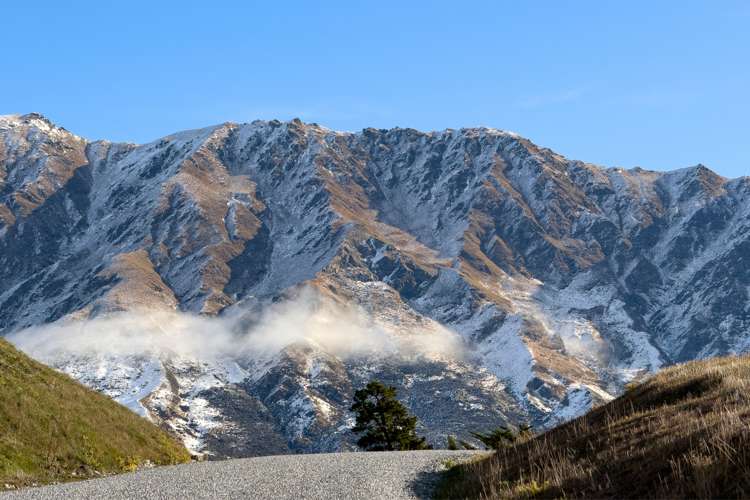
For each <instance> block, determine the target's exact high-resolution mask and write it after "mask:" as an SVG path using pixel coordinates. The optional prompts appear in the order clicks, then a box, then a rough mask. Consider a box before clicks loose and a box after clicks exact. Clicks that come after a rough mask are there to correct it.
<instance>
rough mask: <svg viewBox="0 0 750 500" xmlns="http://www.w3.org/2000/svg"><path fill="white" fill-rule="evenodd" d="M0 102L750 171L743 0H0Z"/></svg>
mask: <svg viewBox="0 0 750 500" xmlns="http://www.w3.org/2000/svg"><path fill="white" fill-rule="evenodd" d="M0 26H1V27H2V29H0V37H2V47H3V49H2V51H1V52H0V54H2V64H1V65H0V68H2V69H1V70H0V114H10V113H26V112H30V111H38V112H41V113H43V114H45V115H46V116H48V117H49V118H50V119H52V120H53V121H55V122H56V123H58V124H59V125H62V126H64V127H66V128H68V129H69V130H71V131H73V132H76V133H78V134H80V135H83V136H86V137H89V138H92V139H96V138H107V139H111V140H127V141H133V142H146V141H150V140H153V139H155V138H158V137H160V136H162V135H166V134H168V133H171V132H175V131H178V130H182V129H186V128H196V127H201V126H206V125H211V124H214V123H220V122H224V121H238V122H242V121H252V120H253V119H256V118H280V119H290V118H293V117H299V118H301V119H302V120H304V121H308V122H318V123H320V124H322V125H326V126H328V127H330V128H334V129H339V130H360V129H362V128H363V127H367V126H374V127H379V128H387V127H394V126H400V127H414V128H418V129H423V130H431V129H443V128H447V127H450V128H459V127H466V126H477V125H485V126H490V127H496V128H502V129H507V130H512V131H515V132H518V133H520V134H522V135H524V136H526V137H528V138H530V139H531V140H533V141H535V142H536V143H537V144H540V145H542V146H547V147H550V148H552V149H554V150H556V151H557V152H559V153H562V154H564V155H566V156H568V157H570V158H576V159H581V160H586V161H590V162H594V163H599V164H603V165H607V166H622V167H633V166H642V167H644V168H651V169H672V168H679V167H684V166H690V165H695V164H697V163H704V164H706V165H708V166H709V167H711V168H713V169H715V170H717V171H718V172H719V173H721V174H723V175H725V176H729V177H736V176H740V175H749V174H750V123H749V121H748V120H749V119H750V1H722V0H716V1H708V0H706V1H702V2H693V1H635V0H630V1H625V2H614V1H613V2H608V1H602V0H598V1H570V2H560V1H541V0H540V1H528V2H526V1H514V2H502V1H488V2H471V1H468V0H465V1H456V0H454V1H451V2H442V1H437V0H436V1H429V2H427V1H425V2H417V1H404V0H402V1H396V2H391V1H383V0H379V1H377V2H376V1H370V2H364V1H362V2H358V1H355V0H349V1H340V2H339V1H336V2H333V1H332V2H324V1H323V0H321V1H320V2H313V1H306V2H302V1H300V2H291V1H288V2H283V1H276V2H273V1H262V2H250V1H247V2H223V1H219V0H215V1H213V2H212V1H207V0H202V1H200V2H189V1H179V2H167V1H156V0H154V1H151V2H141V1H132V0H131V1H127V2H125V1H123V2H104V1H101V0H98V1H96V2H84V1H78V2H73V1H71V2H58V1H51V0H38V1H35V2H31V1H18V2H15V1H14V2H10V1H9V2H3V4H2V6H0Z"/></svg>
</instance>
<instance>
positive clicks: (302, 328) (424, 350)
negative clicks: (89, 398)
mask: <svg viewBox="0 0 750 500" xmlns="http://www.w3.org/2000/svg"><path fill="white" fill-rule="evenodd" d="M412 326H413V325H412ZM8 340H10V341H11V342H13V343H14V344H15V345H17V346H18V347H19V348H20V349H22V350H23V351H25V352H26V353H28V354H30V355H31V356H33V357H35V358H37V359H40V360H42V361H45V362H49V363H54V362H55V361H60V360H65V359H68V358H70V357H72V356H82V357H87V356H145V357H160V358H161V357H177V358H188V359H196V360H208V361H210V360H212V359H219V358H233V359H247V360H261V359H264V358H268V357H269V356H273V355H274V354H276V353H278V352H279V351H281V350H282V349H283V348H285V347H287V346H289V345H292V344H295V343H301V342H302V343H306V344H308V345H313V346H316V347H319V348H320V349H322V350H324V351H326V352H329V353H331V354H334V355H336V356H339V357H341V358H344V359H346V358H351V357H356V356H376V357H384V358H397V359H405V360H406V359H413V358H417V357H423V356H428V357H432V358H435V357H437V358H457V357H460V356H461V353H462V346H461V341H460V338H459V337H458V336H457V335H456V334H455V333H453V332H451V331H449V330H447V329H445V328H443V327H441V326H440V325H438V324H437V323H427V324H424V325H420V327H419V328H410V327H409V325H408V324H407V325H406V326H403V325H399V324H397V323H396V324H394V322H393V321H392V320H390V321H383V320H381V319H380V318H378V317H377V316H373V315H372V314H367V313H365V312H364V311H362V310H361V309H359V308H356V307H346V306H342V305H340V304H337V303H334V302H333V301H331V300H325V299H322V298H321V297H320V296H318V295H317V294H315V293H314V292H312V291H309V290H308V291H304V292H303V293H301V294H300V295H299V296H298V297H297V298H295V299H291V300H288V301H285V302H281V303H278V304H271V305H269V306H268V307H267V308H265V309H264V310H263V311H262V312H261V313H260V314H259V315H257V317H255V318H254V319H253V320H250V321H249V320H248V319H247V317H246V316H244V315H243V314H242V313H241V312H237V313H234V314H231V315H229V316H227V317H207V316H198V315H193V314H188V313H180V312H175V311H153V310H148V311H129V312H119V313H113V314H109V315H106V316H100V317H96V318H91V319H87V320H62V321H58V322H56V323H52V324H48V325H44V326H39V327H33V328H28V329H25V330H22V331H19V332H16V333H14V334H11V335H10V336H9V337H8Z"/></svg>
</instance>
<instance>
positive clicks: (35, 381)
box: [0, 339, 190, 490]
mask: <svg viewBox="0 0 750 500" xmlns="http://www.w3.org/2000/svg"><path fill="white" fill-rule="evenodd" d="M188 460H190V455H189V453H188V451H187V450H186V449H185V448H184V447H183V446H182V445H181V444H180V443H178V442H177V441H176V440H175V439H173V438H172V437H171V436H169V435H168V434H167V433H165V432H164V431H162V430H161V429H159V428H158V427H156V426H155V425H153V424H151V423H150V422H148V421H147V420H146V419H144V418H141V417H139V416H138V415H136V414H134V413H133V412H131V411H130V410H128V409H127V408H125V407H124V406H121V405H120V404H118V403H115V402H114V401H112V400H111V399H109V398H108V397H106V396H104V395H101V394H98V393H96V392H94V391H91V390H89V389H87V388H85V387H83V386H82V385H80V384H79V383H77V382H75V381H74V380H72V379H71V378H69V377H67V376H66V375H63V374H61V373H58V372H56V371H54V370H52V369H50V368H48V367H46V366H44V365H42V364H40V363H37V362H35V361H34V360H32V359H31V358H29V357H28V356H26V355H25V354H23V353H21V352H19V351H18V350H16V349H15V348H14V347H13V346H11V345H10V344H9V343H8V342H6V341H4V340H2V339H0V490H2V489H3V488H7V487H8V486H11V487H17V486H26V485H31V484H44V483H50V482H56V481H70V480H75V479H84V478H87V477H92V476H96V475H101V474H112V473H117V472H125V471H130V470H134V469H136V468H138V467H139V466H141V465H143V464H145V463H146V462H147V461H148V462H150V463H152V464H173V463H178V462H186V461H188ZM6 485H7V486H6Z"/></svg>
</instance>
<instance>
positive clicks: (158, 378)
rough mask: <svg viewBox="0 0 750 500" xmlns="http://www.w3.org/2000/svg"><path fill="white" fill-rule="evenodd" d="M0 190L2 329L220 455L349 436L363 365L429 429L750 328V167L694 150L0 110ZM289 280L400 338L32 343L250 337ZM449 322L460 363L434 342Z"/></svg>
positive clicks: (549, 397) (584, 391)
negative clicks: (147, 347) (259, 351)
mask: <svg viewBox="0 0 750 500" xmlns="http://www.w3.org/2000/svg"><path fill="white" fill-rule="evenodd" d="M0 202H1V203H0V332H2V333H3V334H6V335H9V336H10V338H11V339H13V340H14V341H15V342H16V343H17V344H18V345H20V346H21V347H22V348H25V349H26V350H27V352H31V354H35V352H36V355H37V357H40V358H43V359H44V360H45V361H47V362H48V363H50V364H53V365H54V366H57V367H58V368H60V369H62V370H63V371H66V372H68V373H70V374H72V375H73V376H75V377H77V378H79V379H81V380H82V381H84V382H85V383H87V384H88V385H90V386H92V387H96V388H98V389H100V390H102V391H104V392H105V393H108V394H110V395H111V396H113V397H115V398H116V399H118V400H121V401H123V402H124V403H126V404H129V405H130V406H131V407H132V408H133V409H135V410H137V411H141V412H142V413H143V414H145V415H148V416H149V417H150V418H152V419H154V420H156V421H158V422H161V423H162V424H163V425H164V426H165V427H168V428H171V429H172V430H174V431H175V432H177V433H179V434H180V435H181V436H182V437H183V438H184V439H185V441H186V443H187V444H188V445H190V446H191V447H192V448H193V450H194V451H196V452H201V451H204V452H210V453H213V454H215V455H216V456H224V455H226V456H242V455H249V454H260V453H267V452H271V451H290V450H292V451H322V450H333V449H339V448H346V447H348V446H350V445H351V442H352V439H351V436H350V435H349V433H348V428H349V426H350V425H351V416H350V415H349V414H348V412H347V407H348V405H349V401H350V398H351V393H352V390H353V388H354V387H357V386H358V385H361V384H363V383H364V382H365V381H366V380H367V379H368V378H372V377H379V378H382V379H385V380H386V381H388V382H390V383H393V384H395V385H397V386H398V387H399V388H400V389H401V393H402V394H403V395H404V396H405V398H406V401H407V403H408V404H409V406H410V407H411V408H412V410H413V411H414V412H415V413H416V414H417V415H418V416H419V417H420V419H421V420H422V421H423V422H424V425H425V428H424V429H423V430H424V432H426V433H427V435H428V437H430V438H431V439H433V441H435V444H438V445H439V444H441V443H442V442H443V441H442V440H443V437H444V436H445V434H447V433H461V432H467V431H468V430H474V429H477V428H482V427H484V426H490V425H494V424H496V423H498V422H501V421H513V422H517V421H520V420H528V421H531V422H533V423H534V424H535V425H537V426H544V425H551V424H552V423H555V422H557V421H559V420H563V419H567V418H570V417H572V416H575V415H577V414H580V413H581V412H583V411H585V410H586V409H588V408H589V407H590V406H591V404H593V403H596V402H598V401H603V400H607V399H609V398H610V397H611V395H613V394H616V393H617V392H618V391H619V390H620V389H621V388H622V386H623V385H624V384H625V383H627V382H628V381H629V380H631V379H632V378H634V377H636V376H638V375H639V374H642V373H644V372H648V371H653V370H656V369H658V368H659V367H661V366H664V365H667V364H671V363H674V362H678V361H684V360H688V359H694V358H703V357H708V356H714V355H719V354H726V353H732V352H745V351H747V350H748V345H750V335H748V333H749V332H750V330H749V327H750V301H749V300H748V293H750V218H749V217H748V212H749V211H750V179H748V178H746V177H745V178H740V179H734V180H728V179H725V178H722V177H720V176H718V175H717V174H715V173H713V172H711V171H710V170H709V169H707V168H706V167H703V166H700V165H699V166H697V167H691V168H687V169H682V170H678V171H674V172H651V171H646V170H642V169H633V170H623V169H604V168H601V167H597V166H594V165H591V164H587V163H583V162H579V161H571V160H568V159H566V158H564V157H562V156H560V155H558V154H555V153H554V152H552V151H550V150H548V149H544V148H540V147H538V146H536V145H534V144H533V143H531V142H530V141H528V140H526V139H524V138H522V137H519V136H517V135H516V134H513V133H509V132H504V131H499V130H494V129H487V128H475V129H460V130H445V131H442V132H430V133H423V132H419V131H416V130H412V129H392V130H378V129H365V130H363V131H362V132H360V133H342V132H335V131H331V130H328V129H326V128H324V127H320V126H318V125H315V124H305V123H302V122H301V121H299V120H292V121H290V122H280V121H275V120H273V121H255V122H252V123H249V124H233V123H226V124H222V125H219V126H214V127H209V128H205V129H200V130H193V131H185V132H180V133H177V134H174V135H171V136H167V137H165V138H163V139H160V140H157V141H154V142H152V143H149V144H146V145H140V146H138V145H133V144H117V143H110V142H107V141H95V142H90V141H87V140H85V139H82V138H80V137H78V136H75V135H73V134H72V133H70V132H68V131H66V130H65V129H62V128H59V127H56V126H55V125H53V124H52V123H51V122H49V121H48V120H47V119H45V118H44V117H42V116H41V115H37V114H30V115H23V116H6V117H2V118H0ZM300 294H303V295H306V294H312V297H313V298H312V299H310V300H307V301H306V305H305V311H306V313H305V314H306V315H303V316H302V319H301V323H300V324H301V325H303V326H300V327H299V329H301V330H304V329H305V328H306V326H304V325H307V324H308V323H310V322H312V323H313V324H316V322H319V321H322V320H321V315H322V316H323V317H333V318H336V317H337V316H336V315H337V314H338V312H336V313H331V311H340V310H342V309H345V310H356V316H357V318H360V319H361V321H362V322H363V324H364V325H365V326H361V328H360V329H362V330H363V331H366V332H370V331H372V332H377V333H376V334H377V335H378V336H382V337H383V338H384V339H388V342H395V343H393V344H392V345H394V346H396V347H395V348H394V349H395V350H394V351H393V352H391V354H393V353H394V352H395V353H397V354H399V355H398V356H393V355H388V356H386V355H383V353H382V352H378V350H370V351H367V352H357V353H351V352H347V353H346V354H341V352H340V348H336V349H334V348H332V347H331V346H329V345H326V344H325V343H321V342H318V341H316V340H315V339H314V338H310V337H307V336H304V335H303V336H302V337H294V341H293V342H291V343H290V344H289V345H285V346H283V347H279V348H278V349H277V350H276V351H275V352H274V353H273V355H272V356H270V357H265V358H263V362H262V363H261V362H260V361H259V359H258V358H257V356H254V355H253V356H250V355H247V354H243V355H237V356H232V355H225V354H226V353H223V354H222V355H221V356H219V357H213V358H211V359H201V356H192V355H191V356H187V357H185V356H175V355H173V354H170V353H166V352H151V351H149V352H145V353H135V352H130V353H128V355H121V353H116V352H107V350H106V349H104V348H100V349H98V350H97V351H96V352H94V353H93V354H92V353H91V352H87V353H85V354H81V353H79V352H75V351H70V350H66V349H65V348H64V347H65V342H64V341H61V346H60V347H59V348H56V350H55V351H54V353H51V352H48V351H49V350H48V349H47V350H45V349H44V348H43V346H42V345H41V344H40V343H39V342H38V341H34V340H30V339H32V338H34V337H35V335H36V334H37V333H38V330H39V329H38V328H36V327H38V326H39V325H44V324H48V323H50V322H57V323H56V324H65V325H67V324H84V325H85V324H87V323H85V322H84V323H76V322H82V321H87V320H88V319H90V318H106V317H107V316H109V315H115V316H117V315H118V314H125V313H124V311H130V312H131V314H136V315H137V316H138V317H140V318H143V317H148V316H149V315H150V314H160V313H161V312H163V311H179V312H182V313H184V314H191V315H202V316H208V317H216V316H218V317H219V318H227V317H231V318H238V319H236V320H235V321H234V322H233V323H232V325H233V326H232V328H233V330H234V331H241V332H242V331H247V329H248V328H250V329H251V328H252V325H256V324H257V322H258V317H259V315H262V311H264V310H266V309H267V308H268V307H269V306H270V305H272V304H276V303H284V302H286V301H292V302H294V301H295V300H298V297H299V295H300ZM347 314H348V313H347ZM326 315H328V316H326ZM358 321H359V320H358ZM168 323H169V324H179V320H178V319H176V320H169V321H168ZM248 325H249V326H248ZM29 328H32V330H28V329H29ZM138 328H144V327H143V326H142V324H140V323H138ZM160 328H161V326H160ZM206 328H207V329H208V330H210V329H211V328H212V327H206ZM324 329H325V328H324ZM55 331H57V330H55ZM67 331H68V330H64V329H61V330H59V332H61V333H62V334H61V335H58V336H57V337H55V338H54V340H55V341H56V340H57V339H58V338H60V339H62V338H64V335H65V334H66V332H67ZM47 333H49V332H47ZM131 333H132V332H131ZM136 333H137V332H136ZM210 335H211V332H210V331H207V332H206V334H205V336H206V337H209V338H210ZM373 335H375V334H373ZM43 338H44V339H45V340H47V341H50V340H49V339H51V338H53V337H50V335H46V336H45V337H43ZM316 338H317V337H316ZM356 338H357V339H359V340H361V339H363V338H367V337H366V335H365V336H364V337H363V336H359V337H356ZM447 338H450V339H453V340H456V339H457V340H458V344H456V345H459V344H460V348H457V349H456V352H455V355H452V354H451V351H450V350H449V349H433V347H434V346H435V345H443V343H444V341H445V339H447ZM394 339H395V340H394ZM413 342H417V343H420V346H421V347H420V348H419V349H417V350H416V351H414V352H412V351H411V350H410V349H411V348H406V347H404V346H405V345H407V344H409V343H413ZM433 344H434V345H433ZM389 345H391V344H389ZM409 345H411V344H409ZM449 345H450V344H449ZM407 351H408V352H409V354H408V355H403V353H404V352H407ZM458 351H460V354H459V352H458ZM259 434H262V435H263V436H266V437H267V438H265V439H263V440H259V439H258V435H259Z"/></svg>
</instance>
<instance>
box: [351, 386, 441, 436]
mask: <svg viewBox="0 0 750 500" xmlns="http://www.w3.org/2000/svg"><path fill="white" fill-rule="evenodd" d="M351 411H353V412H354V413H356V414H357V422H356V425H355V426H354V427H353V428H352V431H354V432H356V433H360V434H362V436H361V437H360V438H359V440H358V441H357V446H359V447H360V448H362V449H363V450H369V451H391V450H427V449H430V448H431V447H430V446H429V445H428V444H427V441H426V440H425V438H423V437H419V436H417V434H416V431H415V428H416V425H417V417H414V416H412V415H409V412H408V411H407V409H406V407H405V406H404V405H402V404H401V403H400V402H399V400H398V399H396V388H395V387H390V386H387V385H384V384H383V383H381V382H378V381H376V380H373V381H372V382H370V383H369V384H367V386H366V387H365V388H364V389H360V390H358V391H356V392H355V393H354V404H353V405H352V408H351Z"/></svg>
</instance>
